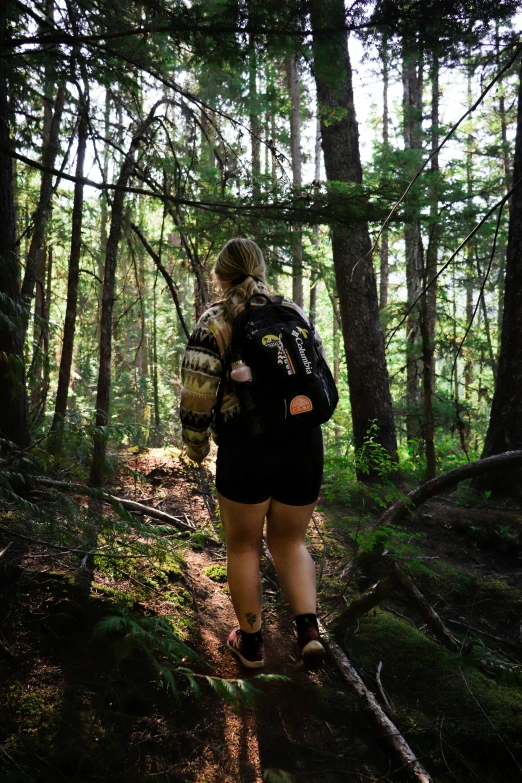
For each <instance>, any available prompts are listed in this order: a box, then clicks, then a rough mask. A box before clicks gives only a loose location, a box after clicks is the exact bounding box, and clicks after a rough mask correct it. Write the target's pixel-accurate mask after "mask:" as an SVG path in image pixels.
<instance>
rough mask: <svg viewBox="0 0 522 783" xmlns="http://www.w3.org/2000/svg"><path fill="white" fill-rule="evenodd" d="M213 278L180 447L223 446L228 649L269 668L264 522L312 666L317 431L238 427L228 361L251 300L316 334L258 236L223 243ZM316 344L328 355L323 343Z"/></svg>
mask: <svg viewBox="0 0 522 783" xmlns="http://www.w3.org/2000/svg"><path fill="white" fill-rule="evenodd" d="M214 275H215V278H216V279H217V282H218V283H219V285H220V286H221V289H222V291H223V296H222V298H221V299H220V300H219V301H217V302H215V303H214V304H213V305H212V306H211V307H210V308H209V309H208V310H207V311H206V312H205V313H203V315H202V316H201V318H200V319H199V321H198V323H197V326H196V328H195V329H194V332H193V333H192V335H191V337H190V339H189V341H188V345H187V349H186V353H185V357H184V360H183V366H182V392H181V406H180V416H181V422H182V432H183V442H184V444H185V446H186V451H187V455H188V456H189V457H190V458H191V459H193V460H195V461H196V462H202V460H204V459H205V457H206V456H207V454H208V453H209V449H210V443H209V437H210V432H211V431H212V435H213V437H214V438H215V439H216V442H217V443H218V454H217V463H216V488H217V492H218V500H219V511H220V517H221V521H222V523H223V528H224V532H225V538H226V548H227V576H228V585H229V589H230V595H231V598H232V604H233V607H234V611H235V613H236V616H237V620H238V624H239V627H238V628H235V629H234V630H233V631H232V632H231V633H230V635H229V637H228V640H227V647H228V649H229V650H230V651H231V652H232V653H233V654H234V655H235V656H237V658H239V660H240V661H241V663H242V664H243V665H244V666H246V667H248V668H250V669H254V668H260V667H262V666H263V665H264V645H263V633H262V621H261V602H262V594H261V576H260V571H259V556H260V550H261V543H262V536H263V526H264V520H265V518H266V522H267V527H266V542H267V546H268V549H269V551H270V553H271V555H272V557H273V560H274V565H275V568H276V572H277V577H278V580H279V584H280V586H281V589H282V591H283V594H284V596H285V598H286V600H287V601H288V603H289V605H290V608H291V610H292V612H293V615H294V617H295V623H296V630H297V642H298V647H299V660H298V663H297V664H296V666H298V667H299V668H305V669H315V668H317V667H318V666H320V665H321V663H322V661H323V659H324V656H325V649H324V646H323V644H322V641H321V637H320V634H319V631H318V626H317V616H316V574H315V566H314V562H313V560H312V558H311V556H310V554H309V552H308V550H307V549H306V546H305V534H306V529H307V527H308V524H309V522H310V520H311V517H312V513H313V511H314V508H315V505H316V502H317V498H318V495H319V490H320V486H321V480H322V472H323V440H322V433H321V427H320V426H315V427H310V428H309V429H307V430H304V431H302V432H290V433H289V432H287V431H282V432H279V433H278V432H276V433H270V434H256V435H251V434H249V433H248V432H247V431H246V429H245V427H244V426H242V424H241V419H240V403H239V400H238V397H237V395H236V394H235V392H234V386H233V384H231V382H230V379H229V376H227V373H226V366H227V364H226V359H225V357H226V356H227V351H229V349H230V345H231V340H232V334H233V325H234V321H235V319H236V317H237V316H238V315H239V314H240V313H241V312H242V311H243V310H244V309H245V307H246V306H250V301H252V304H251V306H252V307H253V308H255V307H256V304H257V303H259V304H266V303H267V299H268V298H270V300H272V301H273V300H275V299H278V302H279V303H280V304H282V305H284V306H285V307H286V308H291V309H293V311H294V312H295V313H296V314H299V318H300V319H301V320H302V319H304V321H305V322H306V324H307V325H308V327H309V329H310V330H311V331H312V333H313V327H312V326H311V325H310V322H309V321H308V319H307V318H306V316H305V315H304V313H303V312H302V311H301V310H300V308H298V307H297V305H295V304H294V303H293V302H291V301H289V300H286V299H283V298H282V297H279V298H277V296H276V295H275V294H274V293H273V292H271V291H270V290H269V288H268V286H267V283H266V267H265V262H264V258H263V254H262V252H261V250H260V249H259V247H258V246H257V245H256V243H255V242H253V241H252V240H250V239H231V240H230V241H229V242H227V244H226V245H225V246H224V247H223V249H222V250H221V252H220V253H219V255H218V257H217V260H216V263H215V267H214ZM252 297H253V299H252V300H251V298H252ZM300 331H301V332H303V333H305V332H306V330H303V329H302V330H300ZM269 337H270V335H269ZM274 339H276V338H274ZM316 340H317V342H316V346H317V349H318V351H319V353H320V354H321V356H322V357H324V350H323V347H322V343H321V340H320V338H319V337H317V338H316ZM301 345H302V343H301ZM237 358H238V357H236V359H237ZM239 358H240V357H239ZM236 366H237V367H239V366H241V368H242V369H246V370H247V371H248V367H246V368H245V365H244V364H243V363H242V362H241V361H236ZM306 371H307V372H308V371H309V370H308V369H307V370H306ZM232 377H234V373H232ZM220 384H221V388H220ZM236 389H237V386H236ZM238 393H239V392H238ZM298 399H300V400H302V399H305V400H306V399H307V398H306V397H304V398H303V397H300V398H298ZM216 423H217V424H218V426H217V430H218V431H217V437H216V432H215V429H216Z"/></svg>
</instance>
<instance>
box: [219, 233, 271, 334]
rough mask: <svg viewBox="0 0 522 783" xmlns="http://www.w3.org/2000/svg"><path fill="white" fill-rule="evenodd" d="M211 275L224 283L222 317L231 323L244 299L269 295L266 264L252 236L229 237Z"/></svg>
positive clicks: (242, 307) (243, 305)
mask: <svg viewBox="0 0 522 783" xmlns="http://www.w3.org/2000/svg"><path fill="white" fill-rule="evenodd" d="M214 274H215V276H216V277H217V279H218V280H219V282H220V283H222V284H223V285H225V286H227V285H228V286H229V288H228V289H227V291H226V299H225V300H224V305H225V319H226V320H227V321H229V322H230V323H232V322H233V321H234V319H235V318H236V316H237V315H238V313H240V312H241V310H243V309H244V307H245V303H246V301H247V299H248V298H249V297H251V296H255V295H256V294H268V293H269V292H270V289H269V288H268V285H267V283H266V264H265V259H264V258H263V253H262V252H261V249H260V248H259V247H258V246H257V245H256V243H255V242H253V241H252V240H251V239H241V238H236V239H229V240H228V242H227V243H226V245H225V246H224V248H223V249H222V250H221V252H220V253H219V255H218V257H217V258H216V263H215V264H214Z"/></svg>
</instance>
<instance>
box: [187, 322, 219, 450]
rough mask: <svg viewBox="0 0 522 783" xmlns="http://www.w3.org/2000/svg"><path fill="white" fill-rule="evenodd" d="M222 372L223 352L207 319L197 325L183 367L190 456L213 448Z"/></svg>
mask: <svg viewBox="0 0 522 783" xmlns="http://www.w3.org/2000/svg"><path fill="white" fill-rule="evenodd" d="M221 376H222V365H221V356H220V352H219V346H218V343H217V341H216V338H215V336H214V334H212V332H211V331H210V329H209V328H208V326H207V324H206V323H205V322H202V321H201V320H200V322H199V323H198V325H197V326H196V328H195V329H194V331H193V333H192V335H191V336H190V339H189V341H188V344H187V348H186V351H185V356H184V359H183V364H182V367H181V383H182V389H181V404H180V418H181V425H182V438H183V443H184V444H185V446H186V449H187V454H188V456H189V457H190V458H191V459H193V460H195V461H196V462H201V461H202V460H203V459H205V457H206V456H207V454H208V452H209V450H210V436H209V427H210V423H211V421H212V410H213V408H214V406H215V405H216V400H217V390H218V387H219V383H220V381H221Z"/></svg>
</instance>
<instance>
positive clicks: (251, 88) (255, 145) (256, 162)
mask: <svg viewBox="0 0 522 783" xmlns="http://www.w3.org/2000/svg"><path fill="white" fill-rule="evenodd" d="M249 49H250V51H249V55H248V112H249V118H250V143H251V150H252V161H251V167H252V169H251V170H252V193H253V196H254V198H255V199H257V198H259V175H260V173H261V121H260V119H259V114H258V111H259V109H258V105H257V56H256V43H255V39H254V37H253V36H252V35H251V36H250V41H249Z"/></svg>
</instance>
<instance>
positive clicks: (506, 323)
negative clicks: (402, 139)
mask: <svg viewBox="0 0 522 783" xmlns="http://www.w3.org/2000/svg"><path fill="white" fill-rule="evenodd" d="M521 63H522V60H521ZM520 180H522V64H521V68H520V77H519V86H518V110H517V130H516V139H515V158H514V166H513V183H514V184H515V183H516V182H519V181H520ZM521 335H522V182H521V183H520V185H519V186H518V187H517V188H516V190H515V191H514V192H513V195H512V196H511V204H510V212H509V233H508V247H507V254H506V282H505V290H504V318H503V321H502V332H501V338H500V353H499V360H498V370H497V383H496V386H495V393H494V395H493V404H492V406H491V417H490V421H489V427H488V433H487V435H486V441H485V443H484V451H483V456H484V457H490V456H492V455H494V454H501V453H502V452H504V451H507V450H511V449H520V448H522V394H521V393H520V390H521V388H522V339H521ZM489 481H490V486H491V488H493V489H494V490H495V491H496V492H515V493H517V494H520V493H522V469H521V468H520V466H514V465H513V466H511V467H510V468H506V469H505V470H502V471H498V472H496V473H494V474H493V475H490V476H489Z"/></svg>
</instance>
